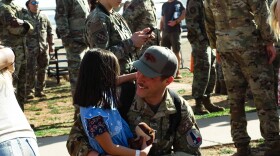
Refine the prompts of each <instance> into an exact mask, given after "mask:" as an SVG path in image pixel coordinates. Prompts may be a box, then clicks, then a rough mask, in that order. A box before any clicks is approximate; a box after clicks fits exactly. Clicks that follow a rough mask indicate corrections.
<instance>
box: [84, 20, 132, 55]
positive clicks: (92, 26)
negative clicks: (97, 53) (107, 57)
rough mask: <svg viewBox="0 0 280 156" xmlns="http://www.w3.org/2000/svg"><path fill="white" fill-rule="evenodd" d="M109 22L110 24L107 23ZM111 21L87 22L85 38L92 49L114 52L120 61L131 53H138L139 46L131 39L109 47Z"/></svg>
mask: <svg viewBox="0 0 280 156" xmlns="http://www.w3.org/2000/svg"><path fill="white" fill-rule="evenodd" d="M106 21H108V23H107V22H106ZM109 22H110V21H109V19H93V20H90V21H88V22H86V28H87V29H86V31H85V36H86V40H87V43H89V45H90V47H96V48H103V49H107V50H110V51H111V52H113V53H114V54H115V55H116V57H117V58H118V59H120V58H123V57H125V56H127V54H129V53H136V52H137V48H138V47H137V45H135V41H133V39H134V38H133V36H132V38H131V39H125V40H122V41H120V42H119V43H118V44H115V45H111V46H109V42H110V38H111V37H112V36H110V34H109V33H110V24H111V23H109Z"/></svg>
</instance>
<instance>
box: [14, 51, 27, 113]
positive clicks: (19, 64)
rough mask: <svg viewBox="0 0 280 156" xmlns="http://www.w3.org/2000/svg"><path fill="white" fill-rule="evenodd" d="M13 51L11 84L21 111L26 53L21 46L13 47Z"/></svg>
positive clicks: (23, 97) (24, 84) (24, 92)
mask: <svg viewBox="0 0 280 156" xmlns="http://www.w3.org/2000/svg"><path fill="white" fill-rule="evenodd" d="M13 51H14V53H15V58H16V59H15V72H14V74H13V85H14V88H15V89H16V98H17V101H18V103H19V105H20V108H21V109H22V111H24V102H25V95H26V55H25V49H24V47H23V46H17V47H14V48H13Z"/></svg>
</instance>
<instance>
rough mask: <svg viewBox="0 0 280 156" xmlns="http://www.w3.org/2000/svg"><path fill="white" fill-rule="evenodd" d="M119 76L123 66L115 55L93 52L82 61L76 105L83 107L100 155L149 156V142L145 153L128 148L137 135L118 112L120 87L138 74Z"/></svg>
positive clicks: (87, 128)
mask: <svg viewBox="0 0 280 156" xmlns="http://www.w3.org/2000/svg"><path fill="white" fill-rule="evenodd" d="M119 73H120V67H119V63H118V60H117V58H116V56H115V55H114V54H113V53H112V52H109V51H107V50H103V49H91V50H89V51H88V52H87V53H86V54H85V56H84V58H83V60H82V62H81V66H80V72H79V77H78V83H77V87H76V91H75V95H74V103H75V104H77V105H79V106H80V116H81V121H82V124H83V128H84V130H85V132H86V134H87V137H88V139H89V142H90V145H91V147H92V148H93V149H95V150H96V151H97V152H98V153H100V154H110V155H130V156H131V155H138V156H139V155H141V156H142V155H143V156H145V155H147V154H148V152H149V150H150V148H151V146H148V147H147V146H146V144H145V143H144V144H143V145H142V147H143V150H141V151H139V150H133V149H129V148H127V147H128V139H129V138H132V137H133V135H132V133H131V131H130V129H129V127H128V125H127V123H126V122H125V121H124V120H123V119H122V117H121V116H120V114H119V112H118V110H117V105H118V95H117V90H116V86H117V84H119V83H122V82H124V81H125V80H129V79H133V78H134V77H135V75H134V74H130V75H126V76H123V77H118V76H119ZM143 142H145V140H144V141H143Z"/></svg>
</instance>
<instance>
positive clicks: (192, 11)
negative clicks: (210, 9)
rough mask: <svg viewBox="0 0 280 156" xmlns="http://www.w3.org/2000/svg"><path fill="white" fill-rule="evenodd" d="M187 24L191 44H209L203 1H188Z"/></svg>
mask: <svg viewBox="0 0 280 156" xmlns="http://www.w3.org/2000/svg"><path fill="white" fill-rule="evenodd" d="M185 19H186V23H187V29H188V35H187V37H188V40H189V41H190V43H194V42H201V41H206V42H208V38H207V34H206V30H205V25H204V8H203V0H188V1H187V4H186V17H185Z"/></svg>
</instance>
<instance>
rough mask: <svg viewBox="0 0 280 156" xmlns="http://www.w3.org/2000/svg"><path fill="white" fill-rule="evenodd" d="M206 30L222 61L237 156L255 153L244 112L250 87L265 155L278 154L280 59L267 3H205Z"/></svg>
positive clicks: (230, 0) (256, 0)
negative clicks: (278, 67)
mask: <svg viewBox="0 0 280 156" xmlns="http://www.w3.org/2000/svg"><path fill="white" fill-rule="evenodd" d="M204 7H205V14H206V16H205V22H206V23H205V26H206V31H207V35H208V39H209V41H210V46H211V47H212V48H216V49H217V51H218V52H219V54H220V56H221V60H222V67H223V71H224V76H225V82H226V86H227V90H228V98H229V100H228V101H229V104H230V114H231V135H232V138H233V142H234V144H235V146H236V148H237V153H235V154H234V155H235V156H239V155H249V154H250V146H249V143H250V140H251V138H250V137H249V135H248V133H247V130H246V125H247V121H246V114H245V108H244V101H245V93H246V88H247V85H248V84H249V86H250V88H251V91H252V93H253V96H254V103H255V106H256V109H257V112H258V117H259V120H260V129H261V134H262V136H263V138H264V139H265V140H264V143H265V146H266V148H265V149H266V151H265V155H269V156H271V155H279V153H280V136H279V117H278V113H277V108H276V101H275V94H274V86H273V85H274V79H273V66H272V62H273V60H274V58H275V55H276V50H275V48H274V46H273V42H274V38H273V35H272V34H271V28H270V26H269V25H268V23H267V22H266V21H267V18H268V14H269V11H268V5H267V1H265V0H248V1H243V0H228V1H220V0H205V3H204Z"/></svg>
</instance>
